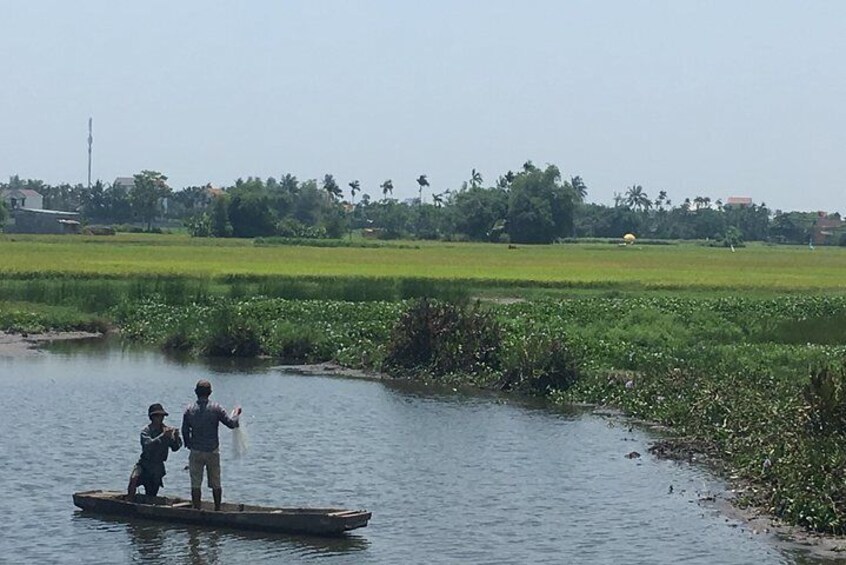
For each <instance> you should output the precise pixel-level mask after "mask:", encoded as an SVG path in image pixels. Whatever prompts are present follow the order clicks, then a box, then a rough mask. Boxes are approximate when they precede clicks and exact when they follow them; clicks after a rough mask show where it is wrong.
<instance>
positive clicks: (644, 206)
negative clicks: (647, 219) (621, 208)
mask: <svg viewBox="0 0 846 565" xmlns="http://www.w3.org/2000/svg"><path fill="white" fill-rule="evenodd" d="M626 205H627V206H628V207H629V208H631V209H632V210H648V209H649V208H651V207H652V201H651V200H649V196H647V194H646V192H644V191H643V187H642V186H640V185H639V184H633V185H631V186H630V187H629V189H628V190H627V191H626Z"/></svg>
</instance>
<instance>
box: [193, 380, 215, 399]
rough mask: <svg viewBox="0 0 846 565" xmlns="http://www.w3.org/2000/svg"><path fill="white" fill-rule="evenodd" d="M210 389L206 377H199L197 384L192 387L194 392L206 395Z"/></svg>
mask: <svg viewBox="0 0 846 565" xmlns="http://www.w3.org/2000/svg"><path fill="white" fill-rule="evenodd" d="M211 391H212V389H211V383H210V382H209V381H207V380H206V379H200V380H199V381H197V386H195V387H194V392H195V393H197V394H198V395H200V396H208V395H210V394H211Z"/></svg>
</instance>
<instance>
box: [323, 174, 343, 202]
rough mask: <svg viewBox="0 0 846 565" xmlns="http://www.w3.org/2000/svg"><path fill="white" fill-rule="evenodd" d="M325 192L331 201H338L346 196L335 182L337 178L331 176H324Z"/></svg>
mask: <svg viewBox="0 0 846 565" xmlns="http://www.w3.org/2000/svg"><path fill="white" fill-rule="evenodd" d="M323 190H325V191H326V194H328V195H329V199H330V200H336V199H338V198H340V197H341V196H342V195H343V194H344V192H343V191H342V190H341V187H340V186H338V183H337V182H336V181H335V177H334V176H332V175H330V174H326V175H324V176H323Z"/></svg>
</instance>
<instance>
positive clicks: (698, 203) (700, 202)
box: [693, 196, 711, 210]
mask: <svg viewBox="0 0 846 565" xmlns="http://www.w3.org/2000/svg"><path fill="white" fill-rule="evenodd" d="M710 204H711V199H710V198H708V197H707V196H697V197H695V198H694V199H693V207H694V208H696V209H697V210H701V209H702V208H707V207H708V205H710Z"/></svg>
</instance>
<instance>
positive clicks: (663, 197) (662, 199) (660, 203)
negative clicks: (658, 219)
mask: <svg viewBox="0 0 846 565" xmlns="http://www.w3.org/2000/svg"><path fill="white" fill-rule="evenodd" d="M667 203H668V200H667V191H666V190H661V191H659V192H658V198H656V199H655V207H656V208H658V209H659V210H663V209H664V205H665V204H667Z"/></svg>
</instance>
